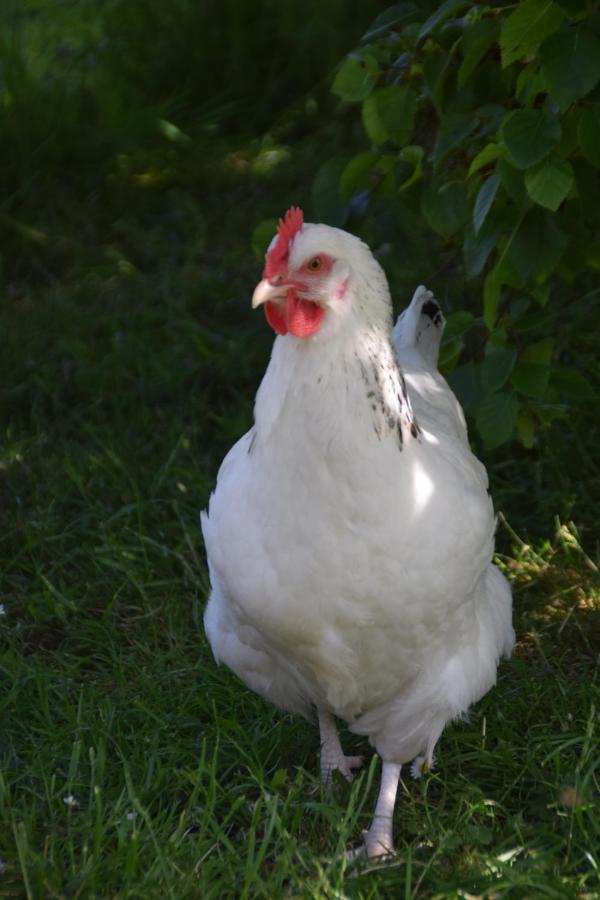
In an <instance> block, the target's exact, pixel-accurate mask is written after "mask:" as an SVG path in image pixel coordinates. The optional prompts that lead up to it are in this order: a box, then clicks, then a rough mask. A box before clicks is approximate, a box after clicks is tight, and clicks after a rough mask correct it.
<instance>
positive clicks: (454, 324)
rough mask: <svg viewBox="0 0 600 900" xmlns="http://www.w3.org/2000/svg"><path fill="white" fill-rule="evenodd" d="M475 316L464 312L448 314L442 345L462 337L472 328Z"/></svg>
mask: <svg viewBox="0 0 600 900" xmlns="http://www.w3.org/2000/svg"><path fill="white" fill-rule="evenodd" d="M474 322H475V316H474V315H473V313H470V312H467V311H466V310H459V311H458V312H455V313H450V315H449V316H448V318H447V319H446V327H445V328H444V336H443V338H442V343H444V342H446V341H451V340H453V339H454V338H461V337H463V336H464V335H465V334H466V333H467V331H470V329H471V328H472V327H473V324H474Z"/></svg>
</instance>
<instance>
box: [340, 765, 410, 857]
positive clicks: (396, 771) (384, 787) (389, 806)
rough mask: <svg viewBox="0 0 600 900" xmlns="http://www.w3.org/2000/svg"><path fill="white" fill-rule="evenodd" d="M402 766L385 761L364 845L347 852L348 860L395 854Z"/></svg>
mask: <svg viewBox="0 0 600 900" xmlns="http://www.w3.org/2000/svg"><path fill="white" fill-rule="evenodd" d="M401 768H402V767H401V766H400V765H399V764H398V763H392V762H384V763H383V769H382V772H381V788H380V789H379V797H378V798H377V805H376V806H375V815H374V816H373V821H372V822H371V827H370V828H369V829H368V831H363V845H362V846H361V847H358V849H356V850H349V851H348V852H347V854H346V859H347V860H348V862H354V861H355V860H357V859H361V858H364V857H367V858H369V859H371V858H373V857H379V858H380V859H381V858H383V859H390V858H391V857H393V856H394V855H395V853H396V850H395V848H394V838H393V835H392V824H393V819H394V806H395V803H396V792H397V790H398V781H399V780H400V769H401Z"/></svg>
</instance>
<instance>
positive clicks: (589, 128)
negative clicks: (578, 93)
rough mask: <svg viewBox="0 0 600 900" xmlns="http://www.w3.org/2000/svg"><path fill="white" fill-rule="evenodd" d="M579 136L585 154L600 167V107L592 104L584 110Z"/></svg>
mask: <svg viewBox="0 0 600 900" xmlns="http://www.w3.org/2000/svg"><path fill="white" fill-rule="evenodd" d="M577 137H578V139H579V146H580V147H581V150H582V152H583V155H584V156H585V157H586V159H588V160H589V161H590V162H591V164H592V165H593V166H596V168H597V169H600V107H598V106H590V107H588V108H587V109H584V110H583V111H582V113H581V117H580V119H579V127H578V129H577Z"/></svg>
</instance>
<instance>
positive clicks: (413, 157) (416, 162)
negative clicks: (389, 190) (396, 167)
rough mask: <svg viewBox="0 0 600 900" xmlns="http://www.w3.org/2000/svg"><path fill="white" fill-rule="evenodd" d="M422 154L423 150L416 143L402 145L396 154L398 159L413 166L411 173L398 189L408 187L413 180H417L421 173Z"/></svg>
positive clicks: (401, 189)
mask: <svg viewBox="0 0 600 900" xmlns="http://www.w3.org/2000/svg"><path fill="white" fill-rule="evenodd" d="M423 155H424V150H423V148H422V147H419V146H418V145H417V144H409V145H408V146H407V147H403V148H402V150H401V151H400V153H399V154H398V159H399V160H400V162H405V163H409V164H411V165H412V166H414V168H413V171H412V175H410V176H409V177H408V178H407V179H406V181H403V182H402V184H401V185H400V187H399V188H398V190H399V191H405V190H407V188H409V187H410V186H411V185H412V184H414V183H415V181H418V180H419V178H421V177H422V175H423Z"/></svg>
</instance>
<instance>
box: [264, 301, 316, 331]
mask: <svg viewBox="0 0 600 900" xmlns="http://www.w3.org/2000/svg"><path fill="white" fill-rule="evenodd" d="M324 314H325V310H324V309H323V307H322V306H319V304H318V303H313V302H312V300H303V299H302V298H301V297H299V296H298V294H296V293H295V291H288V293H287V297H286V299H285V305H283V306H282V305H281V304H280V303H272V302H271V301H270V300H267V302H266V303H265V316H266V318H267V322H268V323H269V325H270V326H271V328H272V329H273V330H274V331H276V332H277V334H287V333H288V331H289V332H290V334H293V335H294V337H299V338H305V337H310V336H311V334H315V332H316V331H318V330H319V328H320V327H321V322H322V321H323V316H324Z"/></svg>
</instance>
